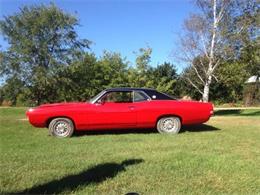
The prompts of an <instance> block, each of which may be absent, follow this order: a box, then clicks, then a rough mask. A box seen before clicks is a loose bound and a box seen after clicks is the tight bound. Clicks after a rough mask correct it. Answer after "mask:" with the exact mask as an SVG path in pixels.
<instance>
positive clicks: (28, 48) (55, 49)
mask: <svg viewBox="0 0 260 195" xmlns="http://www.w3.org/2000/svg"><path fill="white" fill-rule="evenodd" d="M77 25H78V20H77V18H75V17H74V16H73V15H71V14H68V13H65V12H63V11H62V10H61V9H59V8H57V7H56V6H55V5H54V4H50V5H49V6H45V5H41V6H30V7H27V6H25V7H23V8H21V10H20V12H19V13H16V14H14V15H11V16H5V17H4V19H3V20H1V21H0V28H1V32H2V34H3V35H4V38H5V39H6V40H7V41H8V43H9V47H8V48H7V50H6V51H5V52H4V59H5V60H4V63H2V64H1V70H0V74H1V76H5V77H6V78H7V79H8V78H13V77H16V79H19V80H21V82H23V83H24V84H25V86H26V87H28V89H29V90H30V98H31V99H32V100H33V101H36V103H37V104H40V103H42V102H44V101H49V97H50V96H51V94H52V93H53V89H52V86H53V84H52V83H53V82H54V75H55V74H56V72H57V71H58V70H59V69H61V68H64V66H68V65H69V64H70V63H71V62H72V61H73V60H75V59H78V58H80V56H81V53H82V52H83V51H84V50H85V49H86V48H88V47H89V44H90V42H89V41H88V40H86V39H79V38H78V35H77V33H76V31H75V26H77Z"/></svg>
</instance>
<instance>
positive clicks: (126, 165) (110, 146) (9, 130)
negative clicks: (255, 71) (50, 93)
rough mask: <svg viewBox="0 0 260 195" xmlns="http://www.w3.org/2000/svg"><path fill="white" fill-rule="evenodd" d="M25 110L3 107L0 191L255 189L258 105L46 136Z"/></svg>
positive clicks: (259, 160)
mask: <svg viewBox="0 0 260 195" xmlns="http://www.w3.org/2000/svg"><path fill="white" fill-rule="evenodd" d="M24 112H25V108H0V136H1V138H0V139H1V140H0V141H1V143H0V144H1V167H0V173H1V181H0V193H1V194H6V193H27V194H37V193H38V194H39V193H40V194H42V193H49V194H53V193H54V194H57V193H67V194H68V193H70V194H74V193H75V194H126V193H128V192H137V193H139V194H221V193H225V194H259V193H260V166H259V165H260V109H254V110H239V111H232V110H227V111H226V110H225V111H222V110H220V111H217V112H216V116H214V117H212V118H211V119H210V121H209V122H208V123H206V124H205V125H201V126H193V127H184V128H183V130H182V133H180V134H178V135H174V136H165V135H160V134H158V133H156V132H155V131H141V132H136V131H134V132H131V131H126V132H124V133H120V134H118V133H115V132H109V133H99V134H93V133H92V134H83V135H76V136H74V137H72V138H70V139H57V138H54V137H50V136H47V129H37V128H33V127H32V126H31V125H30V124H29V123H28V121H24V120H19V119H22V118H25V115H24Z"/></svg>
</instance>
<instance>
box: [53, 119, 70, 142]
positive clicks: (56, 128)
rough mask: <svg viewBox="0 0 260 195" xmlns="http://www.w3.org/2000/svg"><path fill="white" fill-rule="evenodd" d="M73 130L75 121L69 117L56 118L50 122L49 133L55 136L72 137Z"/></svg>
mask: <svg viewBox="0 0 260 195" xmlns="http://www.w3.org/2000/svg"><path fill="white" fill-rule="evenodd" d="M73 132H74V125H73V122H72V121H71V120H70V119H68V118H55V119H53V120H52V121H51V122H50V124H49V133H50V134H51V135H53V136H55V137H60V138H65V137H71V136H72V134H73Z"/></svg>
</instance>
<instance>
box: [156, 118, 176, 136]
mask: <svg viewBox="0 0 260 195" xmlns="http://www.w3.org/2000/svg"><path fill="white" fill-rule="evenodd" d="M180 129H181V120H180V118H178V117H175V116H169V117H163V118H161V119H160V120H158V122H157V130H158V131H159V133H162V134H177V133H179V131H180Z"/></svg>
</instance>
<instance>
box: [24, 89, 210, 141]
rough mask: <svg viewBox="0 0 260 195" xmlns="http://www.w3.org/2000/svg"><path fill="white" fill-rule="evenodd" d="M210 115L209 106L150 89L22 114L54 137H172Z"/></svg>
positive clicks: (110, 92) (106, 92) (103, 95)
mask: <svg viewBox="0 0 260 195" xmlns="http://www.w3.org/2000/svg"><path fill="white" fill-rule="evenodd" d="M212 114H213V106H212V104H211V103H202V102H196V101H181V100H177V99H174V98H172V97H170V96H168V95H167V94H164V93H160V92H158V91H156V90H154V89H144V88H114V89H107V90H104V91H102V92H101V93H99V94H98V95H97V96H95V97H94V98H92V99H91V100H90V101H88V102H72V103H55V104H44V105H41V106H39V107H36V108H30V109H29V110H28V111H27V112H26V115H27V117H28V118H29V121H30V123H31V124H32V125H33V126H35V127H47V128H49V133H50V134H51V135H54V136H57V137H70V136H71V135H72V134H73V132H74V131H75V130H77V131H83V130H99V129H103V130H104V129H129V128H154V127H156V128H157V130H158V131H159V132H160V133H164V134H176V133H178V132H179V130H180V128H181V125H188V124H199V123H204V122H206V121H208V120H209V118H210V116H211V115H212Z"/></svg>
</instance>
